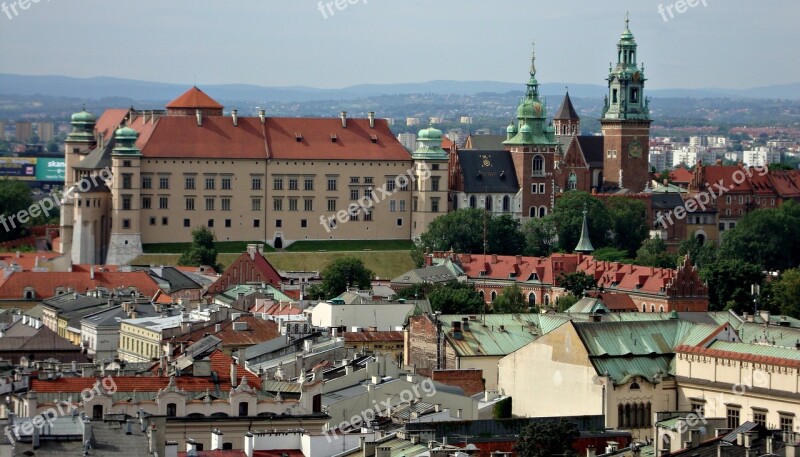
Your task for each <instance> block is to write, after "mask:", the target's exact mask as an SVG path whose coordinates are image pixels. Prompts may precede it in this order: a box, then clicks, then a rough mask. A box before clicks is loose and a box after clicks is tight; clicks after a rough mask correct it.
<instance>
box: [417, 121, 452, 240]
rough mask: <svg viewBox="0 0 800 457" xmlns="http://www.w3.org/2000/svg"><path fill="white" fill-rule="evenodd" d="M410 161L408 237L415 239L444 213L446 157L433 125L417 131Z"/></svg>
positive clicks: (446, 179)
mask: <svg viewBox="0 0 800 457" xmlns="http://www.w3.org/2000/svg"><path fill="white" fill-rule="evenodd" d="M417 143H418V147H417V150H416V151H414V152H413V153H412V154H411V158H412V159H414V173H413V175H414V177H415V181H414V183H413V184H412V185H413V186H414V187H413V191H412V193H411V202H412V203H411V237H412V239H417V238H418V237H419V236H420V235H422V234H423V233H425V231H426V230H428V225H429V224H430V223H431V221H433V220H434V219H436V218H437V217H439V216H440V215H442V214H445V213H447V210H448V204H447V197H448V194H449V192H448V190H449V188H448V179H449V176H450V173H449V171H448V169H449V166H448V162H449V156H448V155H447V151H445V150H444V149H442V131H441V130H439V129H435V128H433V126H431V127H429V128H427V129H423V130H420V131H419V135H417Z"/></svg>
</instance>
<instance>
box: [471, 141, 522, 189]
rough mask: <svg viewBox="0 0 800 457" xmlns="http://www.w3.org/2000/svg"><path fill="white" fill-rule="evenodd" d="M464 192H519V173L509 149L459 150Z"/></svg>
mask: <svg viewBox="0 0 800 457" xmlns="http://www.w3.org/2000/svg"><path fill="white" fill-rule="evenodd" d="M458 163H459V164H460V165H461V172H462V173H463V175H464V192H467V193H484V192H490V193H514V194H515V193H517V192H518V191H519V184H517V174H516V172H515V171H514V161H513V160H512V159H511V153H509V152H508V151H480V152H476V151H459V152H458Z"/></svg>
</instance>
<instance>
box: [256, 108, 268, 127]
mask: <svg viewBox="0 0 800 457" xmlns="http://www.w3.org/2000/svg"><path fill="white" fill-rule="evenodd" d="M258 118H259V119H260V120H261V125H264V124H265V123H266V122H267V110H265V109H262V110H260V111H259V112H258Z"/></svg>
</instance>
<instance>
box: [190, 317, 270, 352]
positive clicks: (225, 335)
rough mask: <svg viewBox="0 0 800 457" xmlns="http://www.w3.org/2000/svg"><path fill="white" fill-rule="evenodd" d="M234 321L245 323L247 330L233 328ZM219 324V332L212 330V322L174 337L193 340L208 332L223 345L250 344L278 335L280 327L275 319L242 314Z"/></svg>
mask: <svg viewBox="0 0 800 457" xmlns="http://www.w3.org/2000/svg"><path fill="white" fill-rule="evenodd" d="M234 322H245V323H247V330H234V329H233V324H234ZM219 325H220V326H221V330H220V331H219V332H216V331H214V329H215V326H216V324H212V325H209V326H206V327H203V328H200V329H197V330H194V331H192V332H191V333H188V334H186V335H181V336H179V337H177V338H176V341H178V342H181V341H193V342H195V341H199V340H201V339H202V338H203V337H204V336H205V334H206V333H210V334H212V335H214V336H215V337H217V338H219V339H220V340H222V345H223V346H252V345H254V344H258V343H263V342H264V341H269V340H272V339H275V338H277V337H278V336H280V329H279V328H278V324H277V323H275V321H268V320H266V319H260V318H258V317H255V316H242V317H240V318H239V319H237V320H236V321H225V322H222V323H220V324H219Z"/></svg>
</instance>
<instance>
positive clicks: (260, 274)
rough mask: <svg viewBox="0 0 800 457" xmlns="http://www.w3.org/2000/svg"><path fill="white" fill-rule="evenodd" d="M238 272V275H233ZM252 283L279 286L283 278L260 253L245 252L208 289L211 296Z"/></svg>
mask: <svg viewBox="0 0 800 457" xmlns="http://www.w3.org/2000/svg"><path fill="white" fill-rule="evenodd" d="M234 272H236V274H233V273H234ZM252 282H264V283H267V284H271V285H272V286H275V287H277V286H279V285H280V283H281V282H282V278H281V275H280V273H278V270H276V269H275V267H273V266H272V264H271V263H269V261H268V260H267V259H266V258H265V257H264V256H263V255H261V254H260V253H258V252H255V253H254V254H253V255H252V257H251V255H250V253H247V252H244V253H242V255H240V256H239V257H237V258H236V260H234V261H233V262H232V263H231V264H230V265H228V268H226V269H225V271H224V272H222V274H221V275H220V276H219V278H217V280H216V281H214V284H211V286H209V288H208V293H209V294H212V295H214V294H219V293H222V292H224V291H225V289H227V288H228V287H230V286H235V285H239V284H246V283H252Z"/></svg>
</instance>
